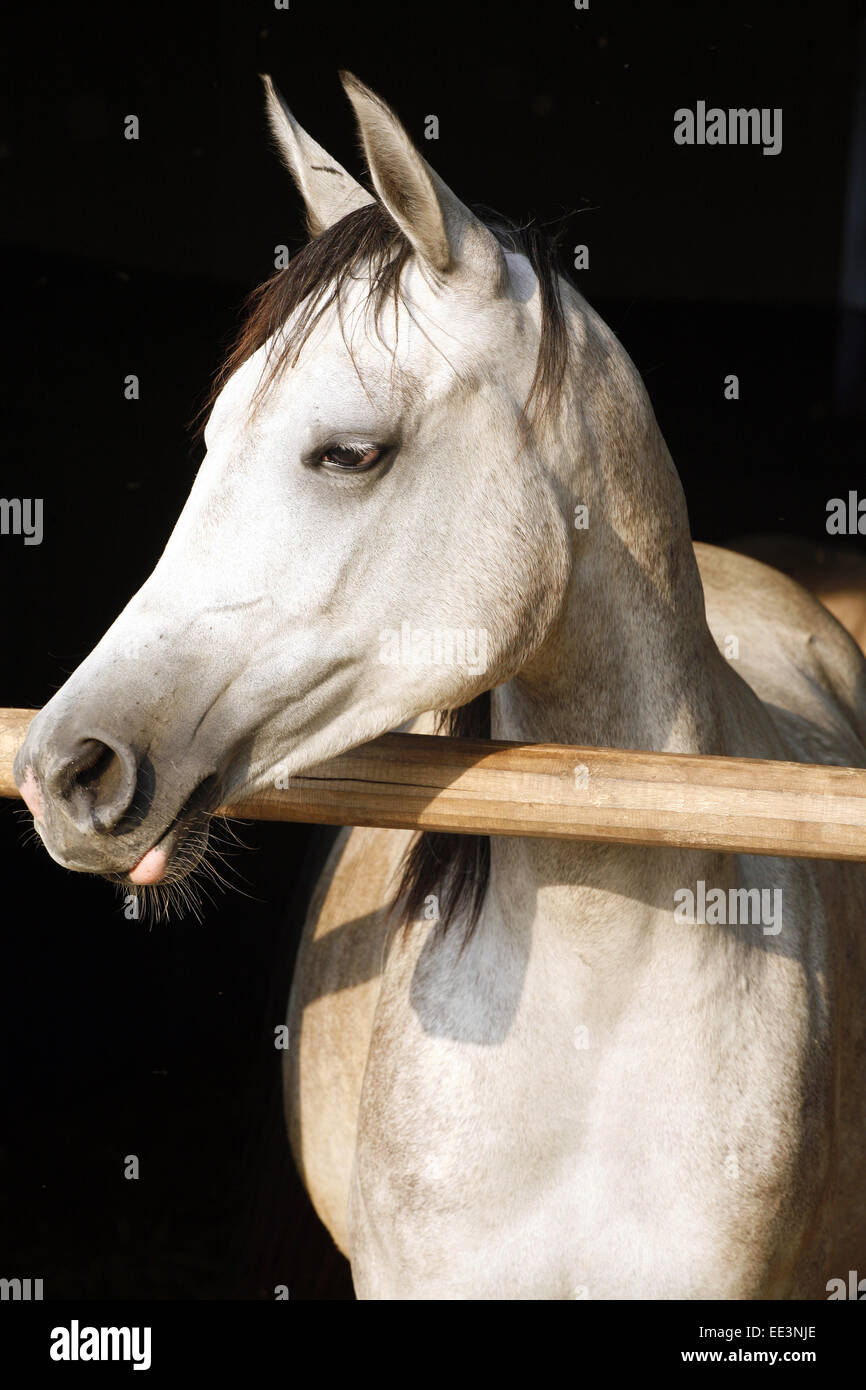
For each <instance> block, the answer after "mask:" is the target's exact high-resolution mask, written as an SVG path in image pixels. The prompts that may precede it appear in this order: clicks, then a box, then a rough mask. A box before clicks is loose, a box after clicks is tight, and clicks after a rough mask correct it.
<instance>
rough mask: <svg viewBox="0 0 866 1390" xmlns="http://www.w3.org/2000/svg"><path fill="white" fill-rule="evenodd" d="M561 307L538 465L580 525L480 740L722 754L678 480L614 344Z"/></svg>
mask: <svg viewBox="0 0 866 1390" xmlns="http://www.w3.org/2000/svg"><path fill="white" fill-rule="evenodd" d="M567 310H568V313H569V318H570V326H571V331H572V336H573V339H574V340H575V342H576V344H577V356H576V361H575V364H574V370H573V372H572V374H571V376H570V378H569V380H568V381H567V383H566V387H565V389H564V392H563V400H562V404H561V407H560V413H559V417H558V419H557V422H556V425H555V427H554V429H553V430H552V431H550V433H549V434H548V437H547V446H546V447H547V457H546V458H545V459H544V461H543V463H544V467H545V468H546V469H547V471H548V473H549V474H550V475H552V476H553V477H554V479H555V486H556V488H557V490H558V492H559V494H560V499H561V505H562V507H563V510H566V511H567V515H568V518H569V522H571V519H572V517H573V516H574V509H575V507H577V506H585V507H587V508H588V526H587V528H586V529H576V528H575V529H574V530H573V531H572V565H571V573H570V578H569V581H568V585H567V589H566V592H565V594H564V599H563V603H562V605H561V607H560V610H559V614H558V617H557V620H556V621H555V622H554V624H553V627H552V629H551V630H550V632H549V633H548V635H547V637H546V639H545V641H544V643H543V645H542V647H541V649H540V650H538V651H536V652H535V653H534V655H533V656H532V658H531V660H530V661H529V662H528V663H527V664H526V665H525V666H524V667H523V669H522V670H521V671H520V672H519V673H518V674H517V676H516V677H515V678H514V679H513V680H511V681H509V682H508V683H507V684H506V685H504V686H501V687H499V688H498V689H496V690H494V692H493V702H492V715H493V729H492V733H493V737H495V738H517V739H531V740H532V741H535V742H542V741H545V740H548V741H550V740H552V741H556V742H567V743H584V744H592V745H597V746H609V747H619V748H656V749H665V750H668V751H676V752H704V753H716V752H721V751H723V749H722V746H721V744H722V734H721V732H720V729H721V721H720V714H721V711H720V708H719V698H720V695H719V687H720V685H722V686H725V685H727V681H726V679H725V676H724V675H722V674H721V672H722V671H727V664H726V663H725V662H724V661H723V659H722V658H721V656H720V654H719V652H718V649H717V648H716V645H715V643H714V641H713V639H712V636H711V634H710V632H709V629H708V626H707V622H706V616H705V610H704V595H703V588H702V585H701V580H700V576H699V573H698V567H697V562H696V560H695V554H694V548H693V545H692V541H691V535H690V531H689V523H688V514H687V511H686V504H685V498H684V495H683V491H682V487H681V484H680V481H679V478H678V476H677V473H676V470H675V468H674V465H673V463H672V461H671V457H670V454H669V453H668V450H667V446H666V445H665V442H664V439H663V438H662V435H661V431H660V430H659V428H658V425H657V423H656V420H655V416H654V414H653V411H652V407H651V405H650V402H649V399H648V397H647V394H646V391H645V389H644V386H643V383H642V381H641V379H640V377H639V375H638V373H637V371H636V369H635V367H634V366H633V364H632V362H631V361H630V359H629V358H628V356H627V354H626V352H625V351H624V349H623V348H622V347H621V346H620V344H619V343H618V342H617V340H616V338H615V337H614V336H613V334H612V333H611V332H610V330H609V329H608V328H607V326H606V325H605V324H604V323H602V321H601V320H600V319H599V318H598V317H597V315H595V314H594V313H593V312H592V310H591V309H589V307H588V306H587V305H586V304H585V303H584V302H583V301H582V300H581V299H580V298H579V297H578V296H577V295H573V298H570V301H569V302H568V304H567Z"/></svg>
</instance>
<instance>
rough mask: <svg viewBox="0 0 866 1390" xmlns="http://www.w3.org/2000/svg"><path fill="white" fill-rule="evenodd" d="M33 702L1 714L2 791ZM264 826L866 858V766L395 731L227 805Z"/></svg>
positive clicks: (9, 787) (11, 791) (8, 792)
mask: <svg viewBox="0 0 866 1390" xmlns="http://www.w3.org/2000/svg"><path fill="white" fill-rule="evenodd" d="M34 713H35V711H33V710H15V709H7V710H0V795H2V796H17V795H18V792H17V789H16V788H15V784H14V782H13V781H12V760H13V758H14V755H15V752H16V751H17V749H18V747H19V746H20V744H21V743H22V741H23V739H24V735H25V733H26V731H27V726H28V724H29V722H30V720H31V719H32V717H33V715H34ZM220 810H221V811H222V812H223V813H224V814H226V815H235V816H242V817H245V818H249V819H253V820H275V821H307V822H315V823H318V824H323V825H376V826H384V827H393V828H407V829H413V830H415V829H419V830H447V831H454V832H456V833H458V834H463V835H472V834H476V835H532V836H546V837H549V838H552V839H563V840H595V841H606V842H609V843H612V844H639V845H669V846H680V847H682V848H705V849H716V850H729V851H740V852H742V853H746V854H766V855H790V856H795V857H796V856H800V857H806V858H819V859H854V860H866V769H863V768H851V767H824V766H815V765H812V764H808V763H782V762H770V761H764V760H759V759H753V758H713V757H703V756H696V755H694V754H682V753H649V752H641V751H631V750H621V749H612V748H579V747H567V746H563V745H558V744H520V743H496V742H491V741H486V740H475V739H455V738H436V737H432V736H427V735H422V734H386V735H385V736H384V737H383V738H378V739H376V740H375V741H374V742H372V743H367V744H364V745H363V746H362V747H360V748H356V749H354V750H353V751H352V752H351V753H345V754H343V755H342V756H341V757H339V758H335V759H334V760H333V761H332V762H328V763H322V764H321V765H320V766H319V767H316V768H313V769H311V770H310V771H309V772H307V773H305V774H304V776H302V777H296V778H293V779H291V781H290V783H289V785H288V786H287V787H286V788H285V789H284V790H279V789H277V788H271V789H269V790H267V791H263V792H260V793H259V794H258V795H257V796H256V797H255V798H254V799H252V800H250V801H241V802H239V803H238V804H236V805H233V806H230V807H221V808H220Z"/></svg>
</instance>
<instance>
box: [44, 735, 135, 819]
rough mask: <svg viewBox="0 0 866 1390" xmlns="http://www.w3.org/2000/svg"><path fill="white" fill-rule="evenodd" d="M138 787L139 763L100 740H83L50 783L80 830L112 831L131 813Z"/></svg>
mask: <svg viewBox="0 0 866 1390" xmlns="http://www.w3.org/2000/svg"><path fill="white" fill-rule="evenodd" d="M135 785H136V762H135V759H134V758H133V756H132V754H131V753H130V752H129V751H128V750H126V749H124V750H122V751H118V750H117V749H115V748H112V747H111V745H110V744H108V743H104V742H103V741H102V740H101V739H97V738H86V739H82V740H81V741H80V743H78V745H77V746H76V749H75V752H74V753H73V754H72V755H71V756H69V757H67V758H66V759H65V760H64V761H63V762H62V763H60V765H59V766H58V767H57V768H56V770H55V771H54V773H53V774H52V775H51V777H50V778H49V779H48V790H49V792H50V794H51V795H52V796H55V797H58V798H60V799H62V800H63V801H65V802H66V809H67V813H68V815H69V816H70V817H71V818H72V820H74V821H75V823H76V824H77V825H78V826H79V827H80V828H81V829H89V828H90V827H95V828H96V829H97V830H112V829H113V828H114V827H115V826H116V825H117V822H118V821H119V820H120V818H121V816H122V815H123V814H124V812H125V811H126V810H127V809H128V807H129V804H130V802H131V801H132V798H133V796H134V795H135Z"/></svg>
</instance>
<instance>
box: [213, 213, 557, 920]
mask: <svg viewBox="0 0 866 1390" xmlns="http://www.w3.org/2000/svg"><path fill="white" fill-rule="evenodd" d="M484 220H485V222H486V225H487V226H488V227H489V228H490V230H491V231H492V232H493V233H494V235H495V236H496V237H497V239H498V241H499V242H500V244H501V245H502V246H503V248H504V249H505V250H507V251H510V252H515V253H519V254H522V255H524V256H526V257H527V259H528V260H529V263H530V265H531V266H532V269H533V271H534V272H535V275H536V277H537V279H538V283H539V293H540V297H541V339H540V343H539V349H538V357H537V360H536V364H535V374H534V376H533V378H532V384H531V386H530V390H529V395H528V397H527V399H526V401H525V402H524V406H523V414H522V416H521V421H520V426H521V429H524V428H528V427H531V426H532V425H535V424H538V423H539V422H540V420H541V419H542V418H543V416H544V415H545V414H546V413H547V411H548V410H549V409H550V408H551V407H552V406H554V405H555V404H556V402H557V400H558V398H559V395H560V392H561V388H562V384H563V380H564V378H565V372H566V368H567V365H568V332H567V328H566V323H565V315H564V312H563V308H562V301H561V295H560V281H559V271H558V268H557V264H556V256H555V252H554V248H553V245H552V243H551V242H550V241H549V239H548V238H547V237H546V236H545V235H544V234H543V233H542V232H540V231H539V230H538V229H537V228H536V227H534V226H528V227H519V228H518V227H516V226H512V225H510V224H508V223H507V222H505V221H504V220H503V219H501V218H498V217H497V218H495V219H494V218H488V217H485V219H484ZM412 254H413V251H412V246H411V243H410V242H409V240H408V238H407V237H406V236H405V235H404V234H403V232H402V231H401V230H400V228H399V227H398V226H397V224H396V223H395V222H394V221H393V219H392V218H391V216H390V214H389V213H388V212H387V211H386V209H385V208H384V207H383V205H382V204H381V203H379V202H378V201H374V202H372V203H369V204H367V205H366V206H365V207H362V208H359V209H357V210H356V211H355V212H351V213H349V214H348V215H347V216H346V217H344V218H342V219H341V220H340V221H339V222H336V223H334V224H333V225H332V226H331V227H328V228H327V229H326V230H325V231H324V232H322V233H321V234H320V235H319V236H317V237H315V238H314V239H313V240H312V241H310V242H308V243H307V245H306V246H304V247H302V249H301V250H300V251H298V252H297V254H296V255H295V256H293V257H292V259H291V261H290V262H289V264H288V266H286V268H285V269H284V270H280V271H278V272H277V273H276V274H275V275H272V276H271V277H270V279H268V280H266V281H265V282H264V284H262V285H260V286H259V287H258V288H257V289H256V290H254V291H253V293H252V294H251V295H250V296H249V298H248V300H247V302H246V305H245V310H246V313H245V318H244V321H243V325H242V328H241V331H240V333H239V335H238V338H237V340H236V342H235V344H234V347H233V348H232V350H231V352H230V353H229V356H228V357H227V359H226V361H225V363H224V365H223V367H222V369H221V371H220V372H219V373H218V375H217V377H216V380H215V381H214V384H213V387H212V389H211V392H210V394H209V396H208V398H207V400H206V401H205V404H204V406H203V408H202V411H201V412H200V418H201V425H200V429H201V428H203V425H204V421H205V420H206V418H207V415H208V414H209V413H210V410H211V408H212V407H213V404H214V402H215V400H216V398H217V396H218V395H219V393H220V391H221V390H222V388H223V386H224V385H225V383H226V382H227V381H228V379H229V377H230V376H232V375H233V373H234V372H236V371H237V369H238V368H239V367H241V366H242V365H243V363H244V362H246V361H247V360H248V359H249V358H250V357H251V356H252V355H253V353H255V352H257V351H258V350H259V348H261V347H263V346H264V344H265V343H266V342H267V341H268V339H269V338H271V337H272V336H273V335H274V334H275V333H276V332H277V330H278V329H280V328H282V327H284V325H286V324H287V323H288V322H289V321H290V320H292V323H291V328H290V330H289V332H288V333H286V334H284V335H283V336H282V337H281V339H280V343H279V348H278V349H277V350H274V351H272V352H271V354H270V356H269V358H268V360H267V362H266V363H265V367H264V370H263V372H262V377H261V380H260V382H259V384H258V387H257V391H256V396H255V400H256V401H258V400H260V399H261V397H262V395H263V394H264V393H265V392H266V391H267V390H268V388H269V387H270V386H271V384H272V383H273V382H274V381H275V380H276V378H277V377H278V376H279V374H280V373H281V372H282V371H283V370H284V369H285V367H286V366H289V367H292V366H294V365H295V363H296V362H297V360H298V358H299V356H300V353H301V351H302V350H303V347H304V344H305V343H306V341H307V339H308V338H309V336H310V333H311V332H312V331H313V329H314V328H315V326H316V324H317V323H318V322H319V320H320V319H321V317H322V315H323V314H325V313H326V312H327V311H328V310H329V309H330V308H331V306H335V307H336V309H337V312H338V313H339V312H340V308H341V302H342V291H343V286H344V285H345V283H346V282H347V280H349V279H350V278H355V277H358V276H363V277H365V279H366V280H367V282H368V285H369V297H368V305H369V308H370V309H371V311H372V316H373V325H374V327H375V328H376V329H378V324H379V321H380V319H381V315H382V313H383V311H384V309H385V308H386V306H387V305H388V304H389V303H390V304H393V305H394V309H395V312H396V313H398V314H399V310H400V305H401V298H400V282H401V276H402V273H403V270H404V268H405V266H406V263H407V262H408V260H409V259H410V257H411V256H412ZM439 728H440V730H441V731H442V732H443V733H448V734H451V735H454V736H456V737H462V738H489V737H490V692H489V691H487V692H485V693H484V694H483V695H479V696H477V697H476V698H475V699H474V700H471V701H470V702H469V704H467V705H464V706H463V707H462V708H460V709H456V710H450V711H447V712H445V713H442V714H440V716H439ZM489 874H490V841H489V838H488V837H487V836H486V835H449V834H442V833H439V832H426V831H425V832H424V833H423V834H421V835H420V836H419V837H418V839H417V840H416V842H415V843H414V845H413V846H412V848H411V850H410V851H409V852H408V854H407V856H406V859H405V861H404V865H403V873H402V877H401V880H400V885H399V887H398V889H397V892H396V894H395V896H394V900H393V903H392V908H394V909H396V910H397V911H399V918H400V920H401V921H402V922H404V923H408V922H410V921H413V920H415V919H418V918H421V917H423V916H424V909H425V900H426V899H427V898H428V896H429V895H431V894H434V895H435V896H436V898H437V899H438V913H439V916H438V926H439V929H440V930H443V931H444V930H445V929H446V928H447V927H448V925H449V924H450V923H451V922H452V921H454V920H455V918H456V917H457V916H458V915H463V916H464V920H465V924H466V937H465V939H468V937H469V935H470V933H471V932H472V930H473V928H474V927H475V925H476V923H477V921H478V917H479V914H480V912H481V907H482V905H483V902H484V897H485V894H486V891H487V883H488V879H489Z"/></svg>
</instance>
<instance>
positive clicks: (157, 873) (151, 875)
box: [129, 845, 166, 886]
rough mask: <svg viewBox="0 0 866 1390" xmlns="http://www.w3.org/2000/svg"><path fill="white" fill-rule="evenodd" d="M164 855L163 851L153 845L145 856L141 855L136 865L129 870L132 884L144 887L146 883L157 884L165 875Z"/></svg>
mask: <svg viewBox="0 0 866 1390" xmlns="http://www.w3.org/2000/svg"><path fill="white" fill-rule="evenodd" d="M165 866H166V855H165V850H164V849H160V848H159V847H158V846H157V845H154V847H153V849H149V850H148V851H147V854H143V855H142V856H141V858H140V859H139V861H138V863H137V864H136V865H135V866H134V867H133V868H131V869H130V871H129V877H130V878H131V879H132V882H133V883H137V884H140V885H142V886H143V885H145V884H148V883H159V881H160V879H161V878H162V876H163V874H164V873H165Z"/></svg>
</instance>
